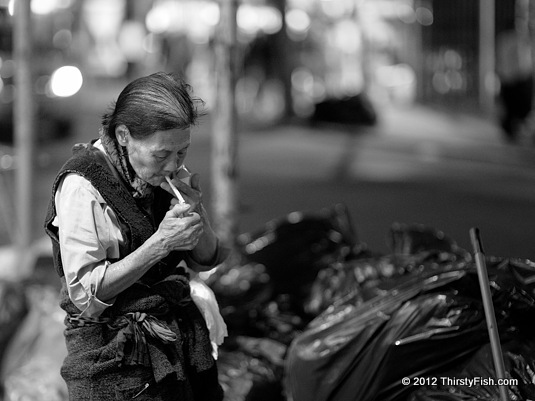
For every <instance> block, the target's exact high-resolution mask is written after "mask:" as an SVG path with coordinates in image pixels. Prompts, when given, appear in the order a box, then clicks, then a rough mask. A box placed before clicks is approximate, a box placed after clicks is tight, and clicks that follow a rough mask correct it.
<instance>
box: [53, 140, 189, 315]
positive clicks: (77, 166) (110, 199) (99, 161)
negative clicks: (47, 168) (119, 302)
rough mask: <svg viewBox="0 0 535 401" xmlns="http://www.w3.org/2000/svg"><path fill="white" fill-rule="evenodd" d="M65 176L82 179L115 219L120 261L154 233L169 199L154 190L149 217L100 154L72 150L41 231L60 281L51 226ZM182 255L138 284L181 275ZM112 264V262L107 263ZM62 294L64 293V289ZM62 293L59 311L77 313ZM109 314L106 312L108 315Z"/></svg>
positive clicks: (56, 239) (58, 252) (84, 148)
mask: <svg viewBox="0 0 535 401" xmlns="http://www.w3.org/2000/svg"><path fill="white" fill-rule="evenodd" d="M69 173H76V174H79V175H81V176H82V177H84V178H86V179H87V180H88V181H89V182H90V183H91V184H92V185H93V186H94V187H95V188H96V189H97V190H98V192H99V193H100V195H101V196H102V198H103V199H104V201H105V202H106V203H107V204H108V205H109V206H110V207H111V208H112V210H113V211H114V212H115V214H116V215H117V218H118V220H119V223H120V226H121V232H122V234H123V238H125V246H123V247H122V248H121V249H120V253H121V255H120V259H122V258H124V257H125V256H126V255H127V254H129V253H130V252H132V251H133V250H135V249H137V248H138V247H140V246H141V245H142V244H143V243H144V242H145V241H146V240H147V239H148V238H149V237H150V236H151V235H152V234H153V233H154V232H155V231H156V228H157V227H158V225H159V223H160V222H161V221H162V219H163V217H164V216H165V213H166V212H167V210H168V208H169V204H170V200H171V198H172V196H171V195H170V194H169V193H167V192H166V191H164V190H163V189H161V188H155V190H154V201H153V205H152V215H151V214H150V213H148V212H146V211H145V210H144V209H143V208H142V207H141V205H140V204H138V203H137V201H136V200H135V199H134V198H133V197H132V195H131V194H130V192H129V191H128V189H127V187H126V184H125V183H123V182H121V180H122V179H121V178H120V177H119V175H118V174H117V172H116V171H115V170H114V167H113V166H112V165H111V164H109V162H108V161H107V159H106V157H105V156H104V155H103V154H102V152H101V151H100V150H99V149H97V148H95V147H94V146H92V145H91V144H79V145H77V146H76V147H75V148H74V154H73V156H72V157H71V158H70V159H69V160H68V161H67V162H66V163H65V164H64V165H63V167H62V168H61V169H60V171H59V173H58V175H57V177H56V179H55V181H54V184H53V186H52V198H51V200H50V203H49V206H48V211H47V215H46V219H45V231H46V233H47V234H48V235H49V236H50V238H51V240H52V248H53V256H54V266H55V268H56V272H57V273H58V275H59V276H60V278H62V281H64V279H63V277H64V272H63V265H62V262H61V250H60V247H59V237H58V229H57V227H55V226H54V225H52V221H53V220H54V218H55V217H56V207H55V202H54V199H55V194H56V191H57V188H58V186H59V183H60V182H61V180H62V179H63V178H64V177H65V175H67V174H69ZM183 257H184V254H183V253H182V252H172V253H171V254H170V255H169V256H168V257H167V258H165V259H164V260H162V261H161V262H159V263H158V264H157V265H155V266H154V267H152V268H151V269H150V270H149V271H148V272H147V273H146V274H145V275H144V276H143V277H142V278H141V280H140V283H144V284H148V285H150V284H152V283H154V282H156V281H159V280H161V279H162V278H163V277H165V276H166V275H168V274H170V273H175V274H176V273H179V274H185V272H184V271H183V269H178V270H177V269H176V265H177V264H178V263H179V262H180V260H182V259H183ZM111 262H113V261H111ZM64 290H66V289H65V288H64ZM70 303H71V302H70V300H69V299H68V294H67V293H66V291H62V300H61V305H62V307H63V308H64V309H65V310H67V312H69V313H78V312H77V311H78V310H77V309H76V308H75V309H73V307H74V305H69V304H70ZM109 312H110V311H108V313H109Z"/></svg>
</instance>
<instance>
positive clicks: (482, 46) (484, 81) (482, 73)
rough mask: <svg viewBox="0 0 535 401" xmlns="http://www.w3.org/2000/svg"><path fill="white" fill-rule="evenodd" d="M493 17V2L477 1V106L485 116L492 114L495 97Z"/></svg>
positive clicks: (494, 11) (492, 0) (494, 5)
mask: <svg viewBox="0 0 535 401" xmlns="http://www.w3.org/2000/svg"><path fill="white" fill-rule="evenodd" d="M495 15H496V3H495V0H479V104H480V106H481V109H482V110H483V111H484V112H485V113H486V114H487V115H492V113H493V112H494V107H495V104H494V98H495V96H496V84H495V82H496V79H495V69H496V50H495V42H496V41H495V36H496V24H495Z"/></svg>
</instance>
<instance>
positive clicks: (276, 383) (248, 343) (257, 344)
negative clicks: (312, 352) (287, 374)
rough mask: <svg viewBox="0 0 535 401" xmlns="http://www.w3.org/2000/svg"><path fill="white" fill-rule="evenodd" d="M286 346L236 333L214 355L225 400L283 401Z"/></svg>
mask: <svg viewBox="0 0 535 401" xmlns="http://www.w3.org/2000/svg"><path fill="white" fill-rule="evenodd" d="M285 353H286V346H285V345H283V344H280V343H278V342H276V341H273V340H270V339H266V338H251V337H244V336H237V337H235V338H233V339H231V341H229V342H227V343H226V344H225V347H224V348H223V349H221V351H220V354H219V358H218V370H219V381H220V383H221V385H222V387H223V389H224V391H225V401H284V400H285V397H284V391H283V387H282V375H283V360H284V355H285Z"/></svg>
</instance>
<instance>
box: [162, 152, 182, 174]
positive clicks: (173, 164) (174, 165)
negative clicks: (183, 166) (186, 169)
mask: <svg viewBox="0 0 535 401" xmlns="http://www.w3.org/2000/svg"><path fill="white" fill-rule="evenodd" d="M178 163H179V159H178V157H176V156H175V157H170V158H169V160H168V161H167V163H165V166H164V168H163V170H164V172H165V173H167V175H169V174H171V173H173V172H175V171H176V170H178V166H179V164H178Z"/></svg>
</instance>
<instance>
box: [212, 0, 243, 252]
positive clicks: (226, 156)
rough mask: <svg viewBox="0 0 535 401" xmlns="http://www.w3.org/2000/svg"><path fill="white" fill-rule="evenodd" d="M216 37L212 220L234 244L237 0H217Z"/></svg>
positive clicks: (224, 240) (235, 222) (221, 235)
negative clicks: (218, 7) (218, 0)
mask: <svg viewBox="0 0 535 401" xmlns="http://www.w3.org/2000/svg"><path fill="white" fill-rule="evenodd" d="M219 5H220V9H221V19H220V23H219V26H218V32H217V34H216V39H215V70H216V71H215V73H216V85H215V86H216V92H215V107H214V110H213V119H212V156H213V157H212V177H211V178H212V187H213V194H212V195H213V196H212V198H213V202H212V204H213V207H212V210H213V222H214V229H215V231H216V233H217V234H218V236H219V238H220V240H221V241H222V242H223V243H225V244H226V245H227V246H231V247H232V246H233V245H234V241H235V238H236V235H237V181H238V166H237V148H238V140H237V139H238V138H237V113H236V93H235V90H236V29H237V22H236V14H237V8H238V1H237V0H220V2H219Z"/></svg>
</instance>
